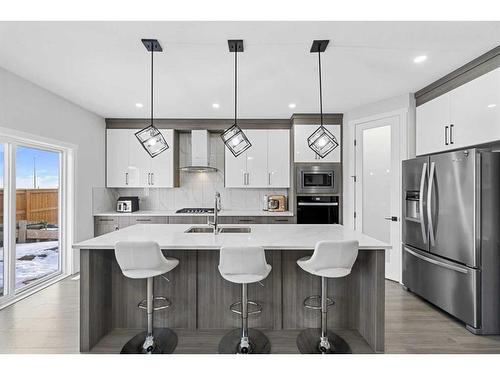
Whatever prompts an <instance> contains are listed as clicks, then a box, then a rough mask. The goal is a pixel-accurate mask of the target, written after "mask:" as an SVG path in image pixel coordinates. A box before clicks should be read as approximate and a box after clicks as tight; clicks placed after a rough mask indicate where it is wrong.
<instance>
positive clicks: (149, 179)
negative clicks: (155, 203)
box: [148, 173, 151, 185]
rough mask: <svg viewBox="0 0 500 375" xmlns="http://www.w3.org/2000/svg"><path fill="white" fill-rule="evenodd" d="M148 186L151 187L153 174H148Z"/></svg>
mask: <svg viewBox="0 0 500 375" xmlns="http://www.w3.org/2000/svg"><path fill="white" fill-rule="evenodd" d="M148 185H151V173H148Z"/></svg>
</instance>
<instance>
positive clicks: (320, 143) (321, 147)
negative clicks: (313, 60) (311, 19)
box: [307, 40, 339, 159]
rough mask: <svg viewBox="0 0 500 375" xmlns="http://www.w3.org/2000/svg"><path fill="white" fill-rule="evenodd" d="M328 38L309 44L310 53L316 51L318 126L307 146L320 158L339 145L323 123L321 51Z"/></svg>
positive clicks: (308, 139) (323, 49) (324, 47)
mask: <svg viewBox="0 0 500 375" xmlns="http://www.w3.org/2000/svg"><path fill="white" fill-rule="evenodd" d="M328 42H329V40H315V41H313V44H312V46H311V51H310V52H311V53H318V70H319V113H320V126H319V128H318V129H316V130H315V131H314V133H312V134H311V135H310V136H309V138H307V144H308V145H309V148H310V149H311V150H313V151H314V152H315V153H316V154H317V155H318V156H319V157H320V158H322V159H323V158H324V157H325V156H326V155H328V154H329V153H330V152H332V151H333V150H335V149H336V148H337V147H338V146H339V142H338V141H337V138H335V136H334V135H333V134H332V133H331V132H330V131H328V129H327V128H325V127H324V125H323V92H322V87H321V52H325V50H326V46H327V45H328Z"/></svg>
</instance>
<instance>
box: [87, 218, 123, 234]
mask: <svg viewBox="0 0 500 375" xmlns="http://www.w3.org/2000/svg"><path fill="white" fill-rule="evenodd" d="M130 219H131V218H130V217H129V216H97V217H95V218H94V236H95V237H97V236H101V235H103V234H106V233H109V232H113V231H115V230H118V229H122V228H125V227H128V226H129V225H130Z"/></svg>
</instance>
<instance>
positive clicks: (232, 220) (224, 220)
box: [219, 216, 267, 224]
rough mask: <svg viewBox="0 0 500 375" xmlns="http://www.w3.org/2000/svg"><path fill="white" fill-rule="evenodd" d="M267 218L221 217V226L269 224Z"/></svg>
mask: <svg viewBox="0 0 500 375" xmlns="http://www.w3.org/2000/svg"><path fill="white" fill-rule="evenodd" d="M266 219H267V218H266V217H265V216H219V223H220V224H267V220H266Z"/></svg>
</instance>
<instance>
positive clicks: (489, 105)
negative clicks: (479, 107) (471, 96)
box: [488, 104, 497, 108]
mask: <svg viewBox="0 0 500 375" xmlns="http://www.w3.org/2000/svg"><path fill="white" fill-rule="evenodd" d="M496 106H497V105H496V104H488V108H495V107H496Z"/></svg>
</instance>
